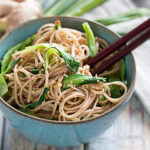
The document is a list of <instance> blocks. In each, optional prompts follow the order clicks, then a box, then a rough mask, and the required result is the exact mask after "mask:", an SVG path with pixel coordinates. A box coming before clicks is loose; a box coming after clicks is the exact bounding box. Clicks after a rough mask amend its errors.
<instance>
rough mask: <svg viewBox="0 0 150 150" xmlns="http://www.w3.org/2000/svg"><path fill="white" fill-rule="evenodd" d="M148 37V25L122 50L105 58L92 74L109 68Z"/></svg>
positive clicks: (149, 32) (149, 30)
mask: <svg viewBox="0 0 150 150" xmlns="http://www.w3.org/2000/svg"><path fill="white" fill-rule="evenodd" d="M149 38H150V27H149V28H148V29H147V30H145V32H144V33H142V34H141V35H139V36H138V37H137V38H136V39H135V40H133V41H132V42H131V43H130V44H128V45H127V46H125V47H124V48H123V49H122V50H120V51H119V52H118V53H116V54H115V55H114V56H112V57H111V58H110V59H108V60H106V61H105V62H104V63H103V64H102V65H100V66H99V67H97V68H96V69H95V70H94V71H93V72H92V74H93V75H95V74H99V73H102V72H103V71H105V70H106V69H107V68H109V67H110V66H111V65H112V64H114V63H115V62H117V61H118V60H120V59H121V58H123V57H124V56H126V55H128V54H129V53H130V52H131V51H132V50H134V49H135V48H137V47H138V46H139V45H141V44H142V43H144V42H145V41H146V40H148V39H149Z"/></svg>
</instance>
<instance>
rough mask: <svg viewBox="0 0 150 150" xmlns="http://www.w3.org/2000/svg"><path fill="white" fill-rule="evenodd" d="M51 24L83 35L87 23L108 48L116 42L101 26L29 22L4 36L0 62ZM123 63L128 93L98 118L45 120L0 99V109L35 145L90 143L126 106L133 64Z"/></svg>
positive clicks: (72, 19)
mask: <svg viewBox="0 0 150 150" xmlns="http://www.w3.org/2000/svg"><path fill="white" fill-rule="evenodd" d="M55 20H60V21H61V23H62V26H63V27H68V28H73V29H77V30H80V31H83V28H82V23H83V22H85V21H87V22H88V23H89V24H90V26H91V28H92V30H93V32H94V35H95V36H98V37H101V38H103V39H105V40H106V41H107V42H108V43H109V44H111V43H113V42H114V41H116V40H117V39H118V38H119V36H118V35H117V34H115V33H114V32H112V31H111V30H109V29H108V28H106V27H105V26H103V25H101V24H99V23H96V22H92V21H88V20H85V19H81V18H77V17H63V16H60V17H48V18H41V19H36V20H33V21H29V22H27V23H25V24H23V25H21V26H19V27H18V28H16V29H15V30H13V31H12V32H10V33H9V34H8V35H6V36H5V37H4V38H3V39H2V40H1V42H0V59H2V58H3V56H4V54H5V53H6V52H7V50H8V48H10V47H11V46H13V45H14V44H17V43H19V42H21V41H23V40H25V39H26V38H27V37H29V36H30V35H32V34H33V33H36V32H37V30H38V29H39V28H40V27H41V26H42V25H44V24H46V23H50V22H51V23H54V21H55ZM125 62H126V80H127V84H128V85H127V86H128V93H127V95H126V96H125V97H124V99H122V101H121V102H120V103H118V104H117V105H116V106H115V107H113V108H111V109H109V110H108V111H106V112H104V113H103V114H101V115H100V116H99V117H96V118H92V119H89V120H85V121H75V122H71V121H68V122H59V121H53V120H46V119H41V118H37V117H34V116H30V115H28V114H25V113H23V112H20V111H19V110H17V109H15V108H13V107H12V106H10V105H9V104H7V103H6V102H5V100H3V99H2V98H0V109H1V111H2V112H3V114H4V115H5V117H6V118H7V119H8V120H9V122H10V124H11V125H12V126H13V127H14V128H16V129H17V130H18V131H19V132H20V133H22V134H23V135H24V136H26V137H28V138H29V139H31V140H34V141H36V142H38V143H41V144H45V145H51V146H61V147H67V146H76V145H79V144H81V143H87V142H90V141H91V140H93V139H94V138H96V137H97V136H99V135H101V134H103V132H104V131H106V130H107V129H108V128H109V127H111V125H112V124H113V123H114V121H115V120H116V119H117V117H118V116H119V115H120V114H121V112H122V111H123V110H124V109H125V106H126V105H127V102H128V101H129V100H130V98H131V96H132V93H133V88H134V83H135V63H134V59H133V56H132V54H130V55H128V56H126V57H125ZM118 130H119V129H118Z"/></svg>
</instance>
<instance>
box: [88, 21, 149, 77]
mask: <svg viewBox="0 0 150 150" xmlns="http://www.w3.org/2000/svg"><path fill="white" fill-rule="evenodd" d="M149 38H150V18H149V19H148V20H146V21H145V22H144V23H142V24H141V25H139V26H138V27H136V28H135V29H133V30H132V31H130V32H129V33H127V34H126V35H124V36H123V37H121V38H120V39H119V40H117V41H115V42H114V43H113V44H111V45H110V46H109V47H107V48H106V49H104V50H103V51H102V52H100V53H98V54H97V55H96V56H94V57H92V58H91V59H90V60H88V61H87V62H86V64H88V65H90V66H93V65H94V64H96V63H97V62H99V61H102V60H103V59H104V58H105V57H107V56H108V55H110V54H111V53H113V52H115V51H116V50H119V49H120V48H121V47H123V48H122V49H121V50H120V51H118V52H117V53H116V54H115V55H113V56H112V57H111V58H109V59H108V60H106V61H104V63H102V64H101V65H100V66H98V67H97V68H95V70H94V71H93V72H92V74H93V75H95V74H99V73H102V72H103V71H105V70H106V69H108V68H109V67H110V66H111V65H113V64H114V63H116V62H117V61H119V60H120V59H122V58H123V57H125V56H126V55H128V54H129V53H131V51H133V50H134V49H135V48H137V47H138V46H140V45H141V44H143V43H144V42H145V41H146V40H148V39H149Z"/></svg>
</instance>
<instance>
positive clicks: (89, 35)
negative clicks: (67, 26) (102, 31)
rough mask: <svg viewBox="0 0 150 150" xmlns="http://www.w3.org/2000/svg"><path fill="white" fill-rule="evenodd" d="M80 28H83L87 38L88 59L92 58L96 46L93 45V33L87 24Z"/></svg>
mask: <svg viewBox="0 0 150 150" xmlns="http://www.w3.org/2000/svg"><path fill="white" fill-rule="evenodd" d="M82 26H83V28H84V31H85V32H86V35H87V38H88V46H89V49H90V57H93V56H95V55H96V44H95V37H94V34H93V31H92V30H91V28H90V26H89V24H88V23H87V22H85V23H83V24H82Z"/></svg>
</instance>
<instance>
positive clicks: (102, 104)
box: [99, 95, 109, 106]
mask: <svg viewBox="0 0 150 150" xmlns="http://www.w3.org/2000/svg"><path fill="white" fill-rule="evenodd" d="M105 100H106V98H105V96H104V95H100V96H99V104H100V105H101V106H106V105H107V104H109V101H107V102H105V103H102V102H103V101H105Z"/></svg>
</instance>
